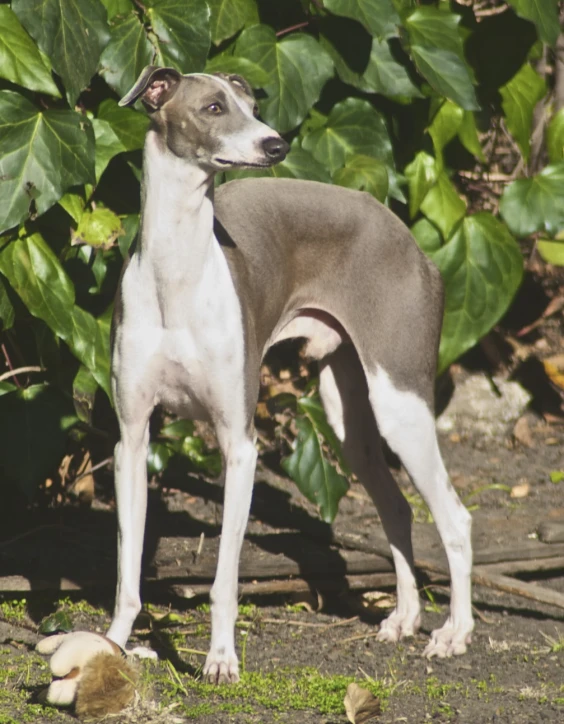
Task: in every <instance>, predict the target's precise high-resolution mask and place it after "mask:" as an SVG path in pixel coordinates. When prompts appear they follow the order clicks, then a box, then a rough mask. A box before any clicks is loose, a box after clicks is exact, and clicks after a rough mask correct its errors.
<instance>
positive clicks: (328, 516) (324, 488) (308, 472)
mask: <svg viewBox="0 0 564 724" xmlns="http://www.w3.org/2000/svg"><path fill="white" fill-rule="evenodd" d="M0 399H1V398H0ZM296 427H297V430H298V435H297V438H296V441H295V445H294V451H293V452H292V454H291V455H289V456H288V457H286V458H284V460H283V461H282V467H283V468H284V470H285V471H286V472H287V473H288V475H289V476H290V477H291V478H292V480H293V481H294V482H295V483H296V485H297V486H298V488H299V489H300V490H301V492H302V493H303V494H304V495H305V496H306V498H307V499H308V500H310V501H311V502H312V503H314V504H315V505H318V506H319V512H320V514H321V517H322V518H323V520H324V521H326V522H327V523H331V522H332V521H333V520H334V519H335V516H336V515H337V509H338V505H339V500H340V499H341V498H342V497H343V495H345V493H346V492H347V490H348V487H349V486H348V483H347V480H346V478H344V477H343V476H342V475H340V474H339V473H338V472H337V469H336V468H335V466H334V465H332V464H331V463H330V462H329V461H328V460H327V458H326V457H325V455H324V454H323V447H322V437H321V434H320V431H319V429H318V427H316V424H315V420H314V418H313V417H311V416H303V417H297V418H296Z"/></svg>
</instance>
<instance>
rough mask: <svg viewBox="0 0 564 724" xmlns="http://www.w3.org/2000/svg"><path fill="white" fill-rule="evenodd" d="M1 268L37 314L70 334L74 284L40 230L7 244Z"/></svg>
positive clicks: (1, 254)
mask: <svg viewBox="0 0 564 724" xmlns="http://www.w3.org/2000/svg"><path fill="white" fill-rule="evenodd" d="M0 271H1V272H2V274H4V276H5V277H6V279H7V280H8V281H9V282H10V286H11V287H12V289H13V290H14V291H15V292H16V294H18V296H19V297H20V299H21V300H22V301H23V303H24V304H25V305H26V307H27V308H28V310H29V312H30V313H31V314H32V315H33V316H34V317H38V318H39V319H42V320H43V321H44V322H46V324H47V325H48V326H49V327H50V328H51V329H52V330H53V331H54V332H55V334H56V335H57V336H59V337H62V338H63V339H66V338H67V337H68V336H69V335H70V333H71V321H70V315H71V313H72V308H73V305H74V286H73V284H72V282H71V280H70V279H69V278H68V276H67V274H66V272H65V270H64V269H63V267H62V266H61V264H60V262H59V260H58V259H57V257H56V256H55V254H54V253H53V251H52V250H51V248H50V247H49V246H48V244H47V243H46V242H45V241H44V239H43V238H42V236H41V235H40V234H33V235H32V236H27V237H22V238H20V239H17V240H16V241H13V242H12V243H10V244H7V245H6V246H5V247H4V248H3V249H2V251H1V252H0Z"/></svg>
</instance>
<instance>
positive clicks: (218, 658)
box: [204, 650, 239, 684]
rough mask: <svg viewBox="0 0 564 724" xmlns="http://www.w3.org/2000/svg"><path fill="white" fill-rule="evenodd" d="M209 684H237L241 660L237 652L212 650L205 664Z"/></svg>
mask: <svg viewBox="0 0 564 724" xmlns="http://www.w3.org/2000/svg"><path fill="white" fill-rule="evenodd" d="M204 677H205V679H206V681H207V682H208V683H209V684H236V683H237V682H238V681H239V661H238V660H237V655H236V654H235V652H232V653H231V654H228V653H226V652H225V651H221V650H218V651H210V652H209V654H208V656H207V659H206V663H205V666H204Z"/></svg>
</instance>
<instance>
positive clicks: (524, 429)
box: [513, 416, 533, 447]
mask: <svg viewBox="0 0 564 724" xmlns="http://www.w3.org/2000/svg"><path fill="white" fill-rule="evenodd" d="M513 437H514V438H515V440H517V442H518V443H520V444H521V445H523V446H524V447H533V436H532V435H531V428H530V427H529V422H528V420H527V418H526V417H525V416H523V417H520V418H519V419H518V420H517V422H516V423H515V427H514V428H513Z"/></svg>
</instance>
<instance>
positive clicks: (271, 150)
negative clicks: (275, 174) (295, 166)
mask: <svg viewBox="0 0 564 724" xmlns="http://www.w3.org/2000/svg"><path fill="white" fill-rule="evenodd" d="M262 149H263V151H264V152H265V154H266V155H267V156H268V158H270V159H271V160H272V161H283V160H284V159H285V158H286V154H287V153H288V151H289V150H290V146H289V145H288V144H287V143H286V141H285V140H284V139H283V138H280V136H278V137H277V138H274V137H273V138H266V139H265V140H264V141H263V142H262Z"/></svg>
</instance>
